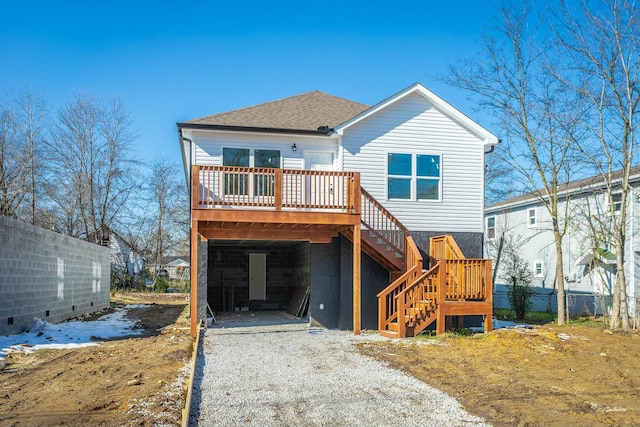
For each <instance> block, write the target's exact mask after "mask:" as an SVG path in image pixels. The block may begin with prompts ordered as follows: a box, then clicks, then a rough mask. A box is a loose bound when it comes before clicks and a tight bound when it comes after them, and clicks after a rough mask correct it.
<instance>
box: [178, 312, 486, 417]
mask: <svg viewBox="0 0 640 427" xmlns="http://www.w3.org/2000/svg"><path fill="white" fill-rule="evenodd" d="M217 320H218V321H217V323H215V324H214V327H213V328H210V329H207V330H206V332H205V334H204V337H203V340H202V347H201V348H200V349H199V351H198V360H197V365H196V375H195V377H194V389H193V398H192V406H191V416H190V419H189V425H191V426H367V427H371V426H392V425H393V426H404V425H420V426H486V425H488V424H486V423H485V422H484V420H482V419H481V418H478V417H475V416H472V415H470V414H469V413H468V412H466V411H465V410H464V409H462V407H461V406H460V404H459V403H458V402H457V401H456V400H455V399H453V398H452V397H450V396H448V395H446V394H444V393H442V392H440V391H439V390H437V389H434V388H432V387H430V386H428V385H426V384H425V383H422V382H420V381H418V380H416V379H415V378H412V377H409V376H407V375H405V374H404V373H402V372H400V371H397V370H395V369H392V368H390V367H389V366H387V365H386V364H384V363H382V362H380V361H378V360H375V359H372V358H370V357H367V356H364V355H361V354H360V353H359V352H358V351H357V348H356V345H357V343H358V342H363V341H367V340H385V339H386V338H382V337H380V336H379V335H377V334H375V333H364V334H363V335H360V336H354V335H353V334H352V333H351V332H348V331H336V330H326V329H321V328H314V327H310V326H309V324H308V323H306V322H302V321H292V320H288V319H285V318H283V317H280V316H278V315H277V314H274V313H266V312H260V313H241V314H238V313H234V314H233V315H231V316H228V317H226V318H218V319H217Z"/></svg>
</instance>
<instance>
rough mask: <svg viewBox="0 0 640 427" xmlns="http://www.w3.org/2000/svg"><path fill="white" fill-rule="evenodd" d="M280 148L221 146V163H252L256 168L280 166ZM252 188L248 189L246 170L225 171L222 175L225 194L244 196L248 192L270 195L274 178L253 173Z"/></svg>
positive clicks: (238, 164)
mask: <svg viewBox="0 0 640 427" xmlns="http://www.w3.org/2000/svg"><path fill="white" fill-rule="evenodd" d="M280 159H281V157H280V150H258V149H256V150H253V158H252V157H251V150H250V149H248V148H223V149H222V165H223V166H238V167H242V168H248V167H250V166H251V163H253V167H256V168H280ZM252 185H253V190H252V191H251V190H250V189H249V174H248V173H247V172H243V171H238V172H227V173H225V175H224V189H225V194H230V195H236V196H246V195H248V194H250V192H251V194H253V195H260V196H271V195H273V194H274V180H273V177H272V176H271V175H265V174H255V175H254V177H253V183H252Z"/></svg>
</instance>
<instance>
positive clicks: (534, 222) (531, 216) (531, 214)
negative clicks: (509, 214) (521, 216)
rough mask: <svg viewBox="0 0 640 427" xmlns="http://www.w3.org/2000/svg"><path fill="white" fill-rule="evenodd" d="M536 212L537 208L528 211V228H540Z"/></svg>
mask: <svg viewBox="0 0 640 427" xmlns="http://www.w3.org/2000/svg"><path fill="white" fill-rule="evenodd" d="M536 212H537V210H536V208H529V209H527V227H529V228H532V227H537V226H538V218H537V214H536Z"/></svg>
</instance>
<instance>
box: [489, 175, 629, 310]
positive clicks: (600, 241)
mask: <svg viewBox="0 0 640 427" xmlns="http://www.w3.org/2000/svg"><path fill="white" fill-rule="evenodd" d="M630 184H631V187H632V190H631V197H629V200H628V203H629V205H628V210H627V212H628V219H627V240H626V261H627V262H626V263H625V274H626V278H627V295H628V297H629V308H630V312H631V313H635V309H636V301H637V299H638V297H640V236H639V235H638V232H639V230H640V216H639V215H638V213H640V212H639V209H640V204H639V197H640V167H636V168H634V169H633V170H632V174H631V182H630ZM560 194H563V197H562V199H561V202H560V207H559V211H560V212H563V211H564V210H565V206H566V203H567V200H568V203H569V205H568V212H569V215H568V218H569V219H568V232H567V234H566V236H565V237H564V240H563V249H562V251H563V263H564V265H563V268H564V274H565V277H564V283H565V290H566V292H567V293H568V294H569V297H568V300H567V301H566V304H567V306H568V307H569V309H570V312H571V313H572V314H580V313H594V312H600V310H601V308H602V303H603V302H605V306H607V305H608V301H609V297H610V295H611V292H612V291H613V284H614V282H615V275H616V259H615V253H616V248H615V247H614V246H613V244H612V240H613V239H612V238H611V220H612V214H611V213H610V212H611V209H610V207H609V198H608V195H607V191H606V186H605V183H604V181H603V179H602V177H601V176H595V177H590V178H586V179H581V180H578V181H573V182H570V183H568V184H565V185H563V186H562V187H561V188H560ZM612 194H613V197H612V201H613V204H614V206H613V211H614V212H617V211H619V210H620V205H619V204H620V193H619V192H616V190H615V189H614V191H613V192H612ZM484 215H485V239H486V242H485V256H486V257H489V258H493V259H494V261H495V258H496V255H497V246H498V244H499V240H500V238H501V236H504V237H505V241H506V240H511V241H512V242H515V244H516V246H518V247H519V251H518V252H519V255H520V256H521V258H522V259H524V260H525V261H526V262H527V264H528V266H529V268H530V270H531V272H532V273H533V275H534V280H533V285H534V286H536V287H539V290H538V293H539V296H538V298H537V300H536V303H535V309H537V310H547V309H552V310H553V311H554V312H555V310H556V308H557V305H556V299H555V295H556V289H557V286H556V284H555V283H554V281H555V266H556V250H555V246H554V237H553V231H552V229H551V219H550V215H549V213H548V211H547V210H546V208H545V207H544V206H543V204H542V203H541V202H540V200H539V199H538V198H537V197H536V196H535V195H534V194H533V193H530V194H525V195H522V196H518V197H514V198H511V199H508V200H504V201H502V202H499V203H495V204H493V205H490V206H487V207H486V208H485V213H484ZM613 215H616V214H615V213H614V214H613ZM496 282H497V283H505V279H504V278H503V277H501V274H500V270H499V273H498V277H497V279H496ZM501 292H503V295H500V293H501ZM495 301H496V303H497V305H498V306H502V307H504V308H506V307H508V302H507V301H506V296H505V295H504V287H502V286H500V285H498V286H497V287H496V299H495Z"/></svg>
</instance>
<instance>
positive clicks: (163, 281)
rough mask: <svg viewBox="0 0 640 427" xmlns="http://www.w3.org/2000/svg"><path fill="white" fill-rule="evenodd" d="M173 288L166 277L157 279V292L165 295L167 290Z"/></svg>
mask: <svg viewBox="0 0 640 427" xmlns="http://www.w3.org/2000/svg"><path fill="white" fill-rule="evenodd" d="M169 286H171V282H170V281H169V279H167V278H166V277H157V278H156V292H161V293H165V292H167V289H169Z"/></svg>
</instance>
